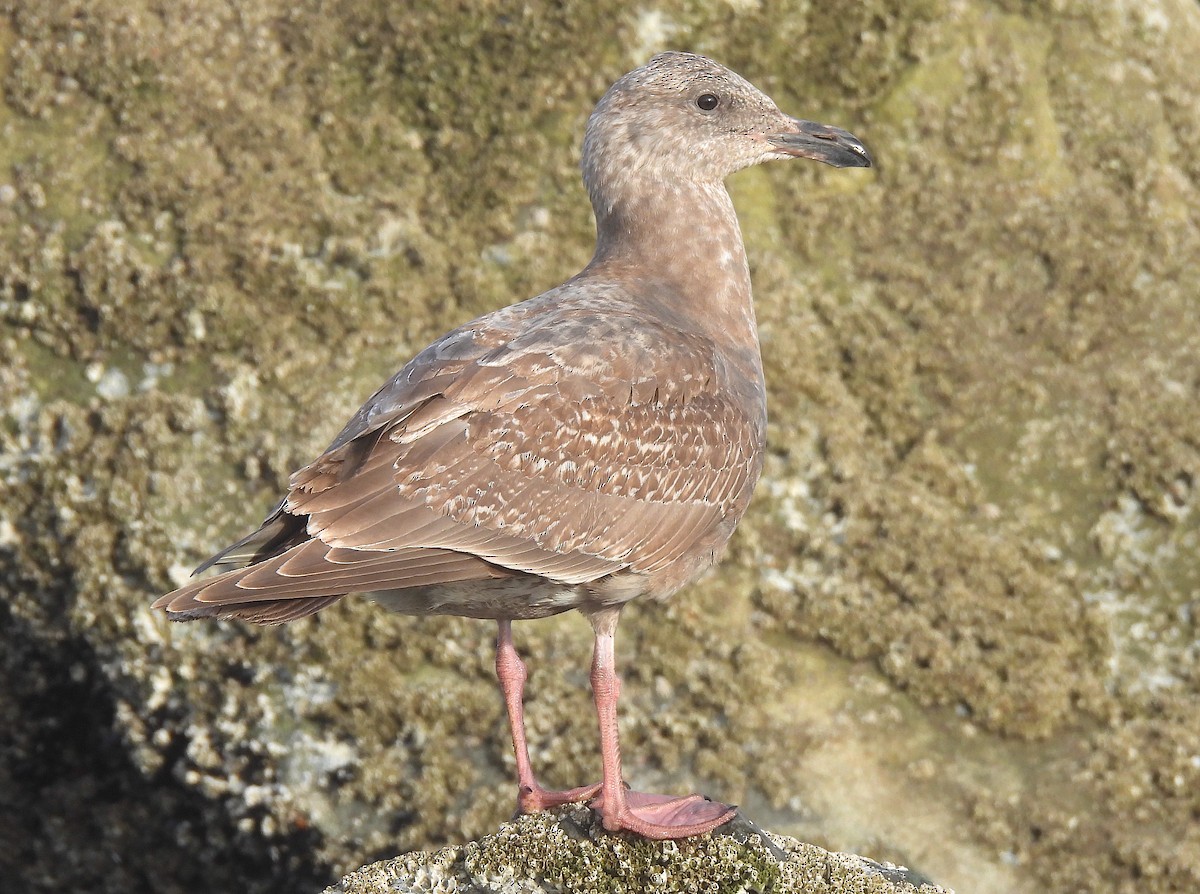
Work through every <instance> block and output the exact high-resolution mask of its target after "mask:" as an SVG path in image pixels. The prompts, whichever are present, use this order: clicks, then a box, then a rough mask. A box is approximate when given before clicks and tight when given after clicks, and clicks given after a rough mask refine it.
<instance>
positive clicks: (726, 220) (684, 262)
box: [588, 180, 762, 378]
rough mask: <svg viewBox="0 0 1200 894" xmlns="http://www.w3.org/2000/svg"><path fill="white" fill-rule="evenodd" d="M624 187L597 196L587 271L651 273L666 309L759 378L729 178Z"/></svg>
mask: <svg viewBox="0 0 1200 894" xmlns="http://www.w3.org/2000/svg"><path fill="white" fill-rule="evenodd" d="M622 193H623V194H622V195H619V196H617V197H616V198H611V197H605V199H607V201H594V202H593V204H594V206H595V208H596V254H595V256H594V257H593V258H592V261H591V263H590V264H589V265H588V272H590V273H593V274H599V275H605V274H613V275H617V276H621V277H627V276H630V275H637V276H643V277H646V276H649V277H652V279H653V283H652V284H653V285H654V286H656V287H657V288H656V289H655V290H654V293H655V294H660V295H661V304H662V306H661V308H659V310H660V311H661V312H664V313H665V314H667V315H668V316H670V317H673V318H674V320H673V322H677V323H680V324H681V325H683V326H685V328H688V329H691V330H693V331H699V332H701V333H702V334H704V335H706V336H708V337H709V338H711V339H712V340H713V341H714V342H716V343H717V344H719V345H721V346H722V348H724V349H725V352H726V355H727V357H728V358H729V359H730V360H733V361H734V362H738V363H739V365H741V366H743V367H744V370H745V372H747V373H751V374H753V375H754V376H756V377H758V378H761V375H762V359H761V357H760V356H759V347H758V329H757V326H756V324H755V320H754V303H753V301H752V299H751V293H750V269H749V266H748V264H747V262H746V249H745V246H744V245H743V244H742V232H741V228H740V227H739V226H738V220H737V214H736V213H735V211H734V208H733V202H732V200H731V199H730V198H729V192H728V191H727V190H726V189H725V184H724V183H721V182H719V181H718V182H714V183H701V182H694V181H690V180H673V181H670V182H667V181H665V180H660V181H657V182H655V183H653V184H641V185H640V188H638V189H628V190H622ZM595 198H596V197H593V199H595Z"/></svg>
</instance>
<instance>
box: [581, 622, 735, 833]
mask: <svg viewBox="0 0 1200 894" xmlns="http://www.w3.org/2000/svg"><path fill="white" fill-rule="evenodd" d="M619 613H620V609H604V610H602V611H599V612H596V613H594V614H592V615H591V616H590V620H591V622H592V627H593V628H594V629H595V631H596V650H595V653H594V656H593V658H592V693H593V696H594V698H595V701H596V714H597V715H598V717H599V719H600V754H601V760H602V761H603V765H604V778H603V782H602V783H601V786H602V788H601V793H600V796H599V797H597V798H595V799H593V800H592V801H591V802H589V806H591V807H592V808H593V809H595V810H597V811H599V813H600V816H601V818H602V819H603V821H604V828H605V829H607V830H609V831H610V832H615V831H617V830H619V829H626V830H628V831H630V832H633V833H634V834H636V835H641V836H642V837H643V838H652V839H655V840H663V839H671V838H688V837H690V836H692V835H703V834H704V833H705V832H711V831H712V830H713V829H715V828H716V827H717V826H720V825H721V824H723V823H726V822H728V821H729V820H731V819H733V817H734V815H735V814H736V813H737V808H736V807H731V806H730V805H728V804H721V803H720V802H717V801H710V800H709V799H707V798H705V797H704V796H702V795H687V796H686V797H682V798H676V797H672V796H670V795H651V794H646V793H644V792H635V791H630V790H628V789H626V787H625V783H624V781H623V780H622V778H621V746H620V743H619V741H618V733H617V699H618V697H619V696H620V694H621V680H620V678H619V677H618V676H617V669H616V656H615V653H614V649H613V637H614V634H615V632H616V627H617V616H618V615H619Z"/></svg>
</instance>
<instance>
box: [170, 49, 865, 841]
mask: <svg viewBox="0 0 1200 894" xmlns="http://www.w3.org/2000/svg"><path fill="white" fill-rule="evenodd" d="M714 100H715V104H714V105H713V106H712V107H711V108H707V106H708V105H709V104H710V103H712V102H713V101H714ZM789 156H804V157H810V158H816V159H818V160H821V161H825V162H827V163H829V164H834V165H837V166H846V165H854V166H866V165H867V164H869V159H868V156H867V155H866V152H865V150H864V149H863V148H862V145H861V144H860V143H859V142H858V141H857V140H855V139H854V138H853V137H852V136H850V135H849V134H847V133H846V132H845V131H840V130H837V129H835V128H829V127H825V126H822V125H814V124H811V123H809V122H803V121H797V120H795V119H792V118H788V117H787V116H785V115H783V114H782V113H781V112H780V111H779V110H778V109H777V108H776V107H775V105H774V103H772V102H771V101H770V100H769V99H768V98H767V97H766V96H764V95H763V94H762V93H760V92H759V91H758V90H756V89H755V88H754V87H752V86H751V85H750V84H749V83H747V82H746V81H744V80H743V79H741V78H740V77H738V76H737V75H736V74H733V73H732V72H730V71H728V70H727V69H725V68H723V67H722V66H720V65H718V64H716V63H715V62H712V61H711V60H708V59H705V58H704V57H701V56H694V55H690V54H684V53H667V54H662V55H659V56H656V57H655V58H654V59H653V60H651V62H650V63H649V64H648V65H646V66H644V67H643V68H641V69H638V70H636V71H633V72H631V73H630V74H628V75H626V76H625V77H624V78H622V79H621V80H620V81H618V82H617V83H616V84H615V85H614V86H613V87H612V88H611V89H610V90H609V92H608V93H607V94H606V95H605V97H604V98H603V99H602V100H601V102H600V104H599V105H598V106H597V108H596V111H595V112H594V113H593V115H592V117H591V119H590V120H589V123H588V128H587V135H586V139H585V144H584V162H583V167H584V179H585V182H586V183H587V186H588V191H589V195H590V197H591V199H592V204H593V207H594V208H595V211H596V219H597V247H596V253H595V256H594V257H593V259H592V261H591V263H589V264H588V266H587V267H586V268H585V269H584V270H583V272H581V273H580V274H579V275H577V276H576V277H574V278H572V279H571V280H569V281H568V282H566V283H564V284H563V285H561V286H559V287H557V288H555V289H552V290H550V291H549V292H546V293H544V294H542V295H540V296H538V297H536V298H533V299H530V300H528V301H525V302H523V303H520V304H516V305H513V306H511V307H507V308H505V309H503V310H500V311H496V312H494V313H491V314H487V315H485V316H483V317H480V318H479V319H476V320H474V321H472V322H470V323H467V324H466V325H464V326H462V327H460V328H459V329H456V330H454V331H453V332H450V333H448V334H447V335H445V336H443V337H442V338H440V339H439V340H437V341H436V342H434V343H433V344H432V345H430V346H429V347H428V348H426V349H425V350H424V351H422V352H421V353H420V354H418V355H417V356H416V357H415V358H414V359H413V360H412V361H411V362H410V363H409V364H408V365H407V366H405V367H404V368H403V369H402V370H401V371H400V372H399V373H397V374H396V376H395V377H393V378H392V379H391V380H390V381H389V382H388V383H387V384H386V385H384V386H383V388H381V389H380V390H379V391H378V392H376V394H375V395H374V396H372V397H371V399H370V400H368V401H367V403H366V404H364V406H363V407H362V408H361V409H360V410H359V411H358V413H356V414H355V416H354V418H353V419H351V421H350V422H349V424H347V426H346V427H345V428H344V429H343V431H342V432H341V434H339V435H338V437H337V438H336V439H334V441H333V443H332V444H331V445H330V447H329V448H328V449H327V450H326V451H325V453H323V454H322V455H321V456H320V457H318V458H317V459H316V460H315V461H314V462H313V463H311V464H310V465H308V466H306V467H305V468H303V469H301V470H300V471H298V472H296V473H295V474H294V475H293V476H292V479H291V482H290V487H289V490H288V493H287V495H286V497H284V499H283V500H282V502H281V503H280V504H279V505H278V506H277V507H276V509H275V510H274V511H273V512H272V513H271V515H270V516H268V518H267V520H266V521H265V522H264V523H263V525H262V527H261V528H259V530H257V531H255V532H254V533H252V534H250V535H249V536H248V537H246V538H244V539H242V540H241V541H239V542H238V543H236V544H234V545H233V546H231V547H229V548H228V549H226V550H224V551H223V552H221V553H219V554H218V555H217V556H214V557H213V558H212V559H210V560H209V561H208V562H207V563H205V565H204V566H201V569H200V570H203V569H204V568H207V567H209V566H212V565H215V566H219V567H226V568H231V569H232V570H228V571H225V572H224V573H223V574H221V575H219V576H217V577H212V578H206V579H204V578H202V579H197V580H195V581H193V582H191V583H189V584H187V585H186V586H184V587H181V588H180V589H178V590H176V591H175V592H173V593H170V594H168V595H166V596H164V597H162V598H161V599H159V600H158V601H157V602H156V603H155V606H156V607H159V608H164V609H166V610H167V612H168V613H170V615H171V616H172V617H175V618H180V619H192V618H198V617H221V618H240V619H244V620H249V621H254V622H257V623H267V624H270V623H279V622H282V621H289V620H293V619H295V618H299V617H303V616H305V615H307V614H311V613H312V612H315V611H317V610H319V609H322V608H324V607H325V606H327V605H329V604H330V603H332V602H334V601H336V600H338V599H340V598H342V597H343V596H345V595H347V594H350V593H369V594H371V595H372V596H374V597H375V598H376V599H378V600H379V601H381V602H383V603H385V604H386V605H388V606H390V607H392V608H394V609H396V610H398V611H403V612H408V613H413V614H457V615H464V616H469V617H478V618H492V619H496V620H498V621H500V631H501V636H500V649H499V652H498V657H497V669H498V672H499V673H500V677H501V681H502V683H503V685H504V687H505V695H506V701H507V704H508V706H509V711H510V718H511V719H512V721H513V735H514V745H515V746H516V748H517V752H518V767H519V770H520V772H521V785H522V795H521V804H522V806H523V807H524V808H526V809H537V808H539V807H543V806H546V805H547V804H551V803H559V802H561V800H563V799H564V798H568V797H570V798H577V797H586V796H590V795H593V794H597V793H598V792H599V793H600V794H599V797H598V798H597V799H596V802H595V803H596V805H597V807H598V809H600V810H602V812H603V813H604V814H605V822H606V825H607V826H608V827H609V828H614V829H615V828H627V829H631V830H633V831H637V832H640V833H641V834H645V835H652V836H655V837H678V836H680V835H687V834H695V833H696V832H700V831H705V830H707V829H711V828H712V827H713V826H714V825H716V824H717V823H719V822H722V821H724V819H727V818H728V815H729V813H730V810H729V808H725V807H724V805H714V804H713V803H712V802H708V801H703V800H699V801H697V800H695V799H665V798H659V797H658V796H647V795H637V794H635V793H627V792H624V789H622V788H621V786H620V768H619V761H618V760H617V757H616V738H615V735H616V732H615V700H616V683H615V675H614V673H613V671H612V667H611V639H612V631H613V628H614V627H615V624H616V617H617V614H618V613H619V610H620V608H621V606H622V605H623V604H624V603H625V602H627V601H629V600H630V599H634V598H637V597H641V596H649V597H652V598H665V597H667V596H670V595H671V594H672V593H674V592H675V591H676V590H678V589H679V588H680V587H681V586H683V585H684V584H686V583H688V582H689V581H691V580H693V579H694V578H695V577H696V576H697V575H698V574H699V573H700V572H702V571H703V570H704V569H705V568H707V567H709V566H710V565H712V564H713V562H714V561H716V558H717V556H718V555H719V553H720V552H721V550H722V549H723V547H724V546H725V544H726V542H727V541H728V539H729V536H730V534H731V533H732V531H733V528H734V526H735V525H736V524H737V522H738V520H739V519H740V518H741V517H742V514H743V513H744V512H745V510H746V507H747V505H748V503H749V500H750V494H751V491H752V489H753V488H754V485H755V482H756V481H757V480H758V476H759V473H760V471H761V469H762V452H763V443H764V431H765V425H766V405H765V389H764V384H763V377H762V362H761V358H760V356H759V349H758V337H757V332H756V330H755V323H754V310H753V305H752V303H751V300H750V277H749V270H748V267H747V263H746V256H745V252H744V249H743V246H742V239H741V234H740V232H739V230H738V224H737V218H736V216H735V214H734V210H733V206H732V203H731V202H730V200H729V195H728V193H727V192H726V190H725V187H724V183H723V181H724V178H725V176H726V175H728V174H729V173H731V172H732V171H735V170H738V169H739V168H742V167H745V166H747V165H750V164H755V163H758V162H760V161H765V160H768V159H771V158H784V157H789ZM572 608H577V609H580V610H581V611H583V612H584V613H585V614H586V615H588V617H589V618H590V619H591V620H592V622H593V626H594V627H595V628H596V631H597V657H596V663H595V665H594V667H593V686H594V688H595V689H596V699H597V706H598V709H599V710H600V714H601V727H602V744H603V746H604V753H605V783H604V786H603V789H602V790H601V789H600V788H598V787H589V788H585V789H579V790H574V791H572V792H569V793H551V792H546V791H545V790H543V789H541V788H540V787H538V786H537V784H536V782H535V781H534V780H533V777H532V771H531V770H529V768H528V760H527V756H526V757H525V758H524V761H523V762H522V753H523V751H524V738H523V735H524V734H523V732H522V731H519V729H518V728H519V726H520V720H521V716H520V688H521V684H522V683H523V681H524V669H523V665H521V664H520V659H519V658H517V657H516V653H515V651H513V649H512V644H511V631H510V626H509V622H510V621H511V620H514V619H525V618H538V617H544V616H547V615H551V614H555V613H557V612H562V611H566V610H568V609H572ZM609 702H611V704H610V703H609ZM609 714H611V724H612V729H611V730H609V729H608V728H607V727H606V724H608V723H609V720H606V717H607V716H608V715H609ZM610 752H611V754H610ZM614 774H615V782H614V780H613V779H612V778H610V777H613V776H614Z"/></svg>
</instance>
